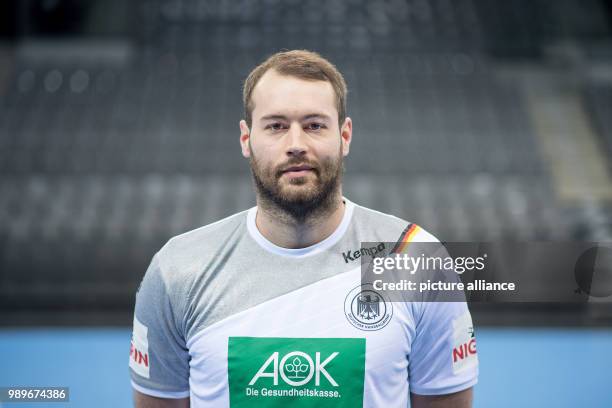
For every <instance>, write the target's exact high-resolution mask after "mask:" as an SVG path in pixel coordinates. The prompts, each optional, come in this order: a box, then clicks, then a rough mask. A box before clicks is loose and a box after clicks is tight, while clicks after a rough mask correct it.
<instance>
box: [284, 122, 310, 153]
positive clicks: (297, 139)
mask: <svg viewBox="0 0 612 408" xmlns="http://www.w3.org/2000/svg"><path fill="white" fill-rule="evenodd" d="M287 137H288V139H289V140H288V145H287V155H289V156H303V155H305V154H306V152H307V151H308V146H307V144H306V134H305V132H304V131H303V129H302V126H301V125H300V124H296V123H293V124H291V126H290V127H289V131H288V134H287Z"/></svg>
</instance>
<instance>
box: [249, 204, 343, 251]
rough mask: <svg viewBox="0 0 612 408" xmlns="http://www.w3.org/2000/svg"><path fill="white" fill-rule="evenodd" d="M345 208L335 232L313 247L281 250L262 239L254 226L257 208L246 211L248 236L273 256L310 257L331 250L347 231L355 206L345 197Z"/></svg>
mask: <svg viewBox="0 0 612 408" xmlns="http://www.w3.org/2000/svg"><path fill="white" fill-rule="evenodd" d="M343 200H344V203H345V208H344V215H343V216H342V221H341V222H340V225H338V227H337V228H336V230H335V231H334V232H333V233H332V234H331V235H330V236H328V237H327V238H325V239H324V240H323V241H319V242H317V243H316V244H314V245H311V246H308V247H305V248H283V247H280V246H278V245H276V244H274V243H272V242H270V241H269V240H268V239H267V238H266V237H264V236H263V235H262V234H261V232H259V229H257V225H256V224H255V216H256V215H257V206H255V207H253V208H251V209H249V210H248V213H247V221H246V222H247V229H248V231H249V235H250V236H251V237H252V238H253V239H254V240H255V242H257V243H258V244H259V246H261V247H262V248H263V249H265V250H266V251H268V252H271V253H273V254H275V255H281V256H287V257H294V258H300V257H305V256H311V255H315V254H318V253H321V252H323V251H325V250H327V249H329V248H331V247H332V246H333V245H334V244H336V243H337V242H338V241H339V240H340V238H342V236H344V233H345V232H346V230H347V229H348V226H349V224H350V222H351V218H352V216H353V209H354V208H355V204H354V203H352V202H351V201H349V200H348V199H347V198H346V197H343Z"/></svg>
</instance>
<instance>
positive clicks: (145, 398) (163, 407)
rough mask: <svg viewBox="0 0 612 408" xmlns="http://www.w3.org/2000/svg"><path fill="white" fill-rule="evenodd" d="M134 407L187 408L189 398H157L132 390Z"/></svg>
mask: <svg viewBox="0 0 612 408" xmlns="http://www.w3.org/2000/svg"><path fill="white" fill-rule="evenodd" d="M134 407H136V408H189V398H177V399H174V398H157V397H152V396H150V395H146V394H143V393H141V392H138V391H136V390H134Z"/></svg>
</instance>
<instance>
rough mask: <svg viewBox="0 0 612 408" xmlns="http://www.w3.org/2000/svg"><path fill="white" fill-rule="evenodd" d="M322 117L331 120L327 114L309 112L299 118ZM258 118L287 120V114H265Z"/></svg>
mask: <svg viewBox="0 0 612 408" xmlns="http://www.w3.org/2000/svg"><path fill="white" fill-rule="evenodd" d="M317 118H318V119H324V120H331V118H330V117H329V115H326V114H324V113H310V114H308V115H305V116H302V118H301V120H308V119H317ZM260 120H287V116H285V115H276V114H273V115H265V116H262V117H261V119H260Z"/></svg>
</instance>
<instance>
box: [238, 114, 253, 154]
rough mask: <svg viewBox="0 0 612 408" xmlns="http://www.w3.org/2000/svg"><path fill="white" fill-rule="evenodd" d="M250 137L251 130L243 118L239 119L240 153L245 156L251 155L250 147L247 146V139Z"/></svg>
mask: <svg viewBox="0 0 612 408" xmlns="http://www.w3.org/2000/svg"><path fill="white" fill-rule="evenodd" d="M250 138H251V130H250V129H249V127H248V126H247V123H246V121H245V120H244V119H242V120H241V121H240V147H241V149H242V155H243V156H244V157H246V158H249V157H251V149H250V147H249V139H250Z"/></svg>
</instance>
